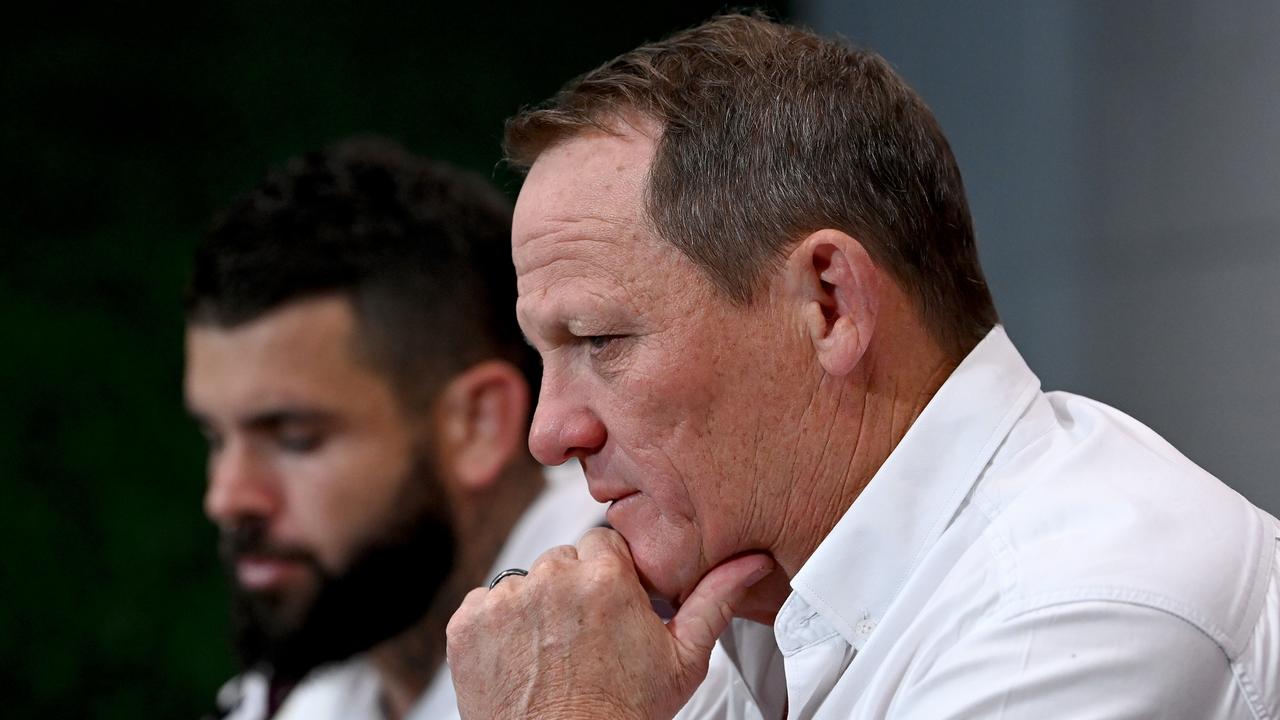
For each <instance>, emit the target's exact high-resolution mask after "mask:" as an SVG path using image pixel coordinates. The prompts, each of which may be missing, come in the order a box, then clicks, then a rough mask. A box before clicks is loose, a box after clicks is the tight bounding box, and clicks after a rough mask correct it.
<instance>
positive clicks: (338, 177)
mask: <svg viewBox="0 0 1280 720" xmlns="http://www.w3.org/2000/svg"><path fill="white" fill-rule="evenodd" d="M510 223H511V216H510V206H509V204H508V203H507V202H506V200H505V198H503V197H502V195H501V194H499V193H498V192H497V191H496V190H494V189H492V188H490V187H489V186H487V185H486V184H485V182H484V181H483V180H482V179H481V178H478V177H474V176H472V175H470V174H468V173H463V172H460V171H458V170H456V169H453V168H450V167H448V166H446V165H443V164H440V163H434V162H430V161H427V160H424V159H421V158H417V157H414V156H413V155H410V154H409V153H408V152H406V151H404V150H403V149H401V148H399V147H397V146H395V145H392V144H390V143H389V142H386V141H377V140H358V141H348V142H345V143H342V144H340V145H337V146H335V147H333V148H331V149H329V150H327V151H325V152H317V153H311V154H308V155H305V156H302V157H299V158H296V159H294V160H292V161H290V162H289V163H288V164H287V165H286V166H285V168H284V169H282V170H281V171H279V172H276V173H273V174H272V175H271V176H270V177H268V178H267V179H266V180H264V181H263V182H262V183H261V184H260V185H259V186H258V187H256V188H254V189H253V190H252V191H251V192H249V193H247V194H246V195H245V196H243V197H242V198H241V199H240V200H238V201H237V202H236V203H235V204H233V205H232V206H231V207H230V208H229V209H228V210H227V212H226V213H224V214H223V216H222V217H221V218H220V219H219V221H218V222H217V224H216V225H215V227H214V228H213V229H212V231H211V232H210V233H209V234H208V236H207V237H206V238H205V239H204V241H203V242H202V244H201V245H200V247H199V249H198V251H197V253H196V260H195V270H194V273H193V280H192V284H191V295H190V299H189V305H188V322H189V324H188V331H187V370H186V396H187V404H188V406H189V408H190V410H191V413H192V415H194V416H195V418H196V419H197V420H198V422H199V424H200V426H201V428H202V429H203V431H204V433H205V435H206V436H207V437H208V439H209V465H208V474H209V485H208V492H207V493H206V496H205V511H206V513H207V514H208V515H209V517H210V519H212V520H213V521H214V522H215V523H217V525H218V527H219V529H220V530H221V531H222V539H223V551H224V554H225V557H226V560H227V563H228V566H229V570H230V571H231V575H232V579H233V587H234V595H235V598H236V608H237V610H238V612H237V618H236V619H237V641H238V642H237V646H238V649H239V650H240V654H241V657H242V659H243V661H244V664H245V666H246V668H245V669H246V672H245V673H244V674H242V675H241V676H240V677H238V678H237V679H236V680H235V681H233V682H231V683H229V684H228V685H227V687H226V688H225V690H224V692H223V693H222V694H221V697H220V705H221V711H222V712H223V713H226V714H227V716H228V717H231V718H234V719H235V720H257V719H259V718H267V717H277V718H294V719H297V720H322V719H323V718H353V719H354V718H377V719H379V720H382V719H384V718H403V717H412V718H414V719H415V720H418V719H421V720H434V719H438V718H447V717H451V716H454V715H456V707H455V704H454V699H453V685H452V683H451V682H450V679H449V674H448V672H447V670H445V669H444V666H443V662H442V661H443V659H444V642H445V638H444V628H445V623H446V622H447V620H448V618H449V616H450V615H451V614H452V613H453V611H454V610H455V609H456V608H457V606H458V603H459V602H460V601H461V599H462V597H463V595H464V594H465V593H466V591H467V590H468V589H470V588H471V587H472V586H474V585H476V584H478V583H480V582H482V581H483V580H484V579H486V578H488V577H489V576H490V574H491V573H492V572H494V571H495V570H496V569H502V568H506V567H510V566H512V565H527V564H528V563H529V562H530V561H532V559H533V558H536V557H537V555H538V554H539V553H541V552H542V551H543V550H545V549H546V548H548V547H551V546H554V545H558V544H560V543H565V542H575V541H576V540H577V539H578V537H579V536H580V535H581V534H582V533H583V532H584V531H586V530H587V529H588V528H590V527H591V526H593V525H596V524H598V523H599V522H600V520H601V514H602V508H600V506H599V505H597V504H596V503H595V502H594V501H593V500H592V499H591V498H590V496H588V495H587V493H586V491H585V488H583V487H582V482H581V477H580V475H578V474H577V473H576V472H575V471H573V470H570V471H569V472H568V473H567V477H551V478H547V479H544V474H543V470H542V468H540V467H539V466H538V464H537V462H535V461H534V459H533V458H532V457H530V455H529V453H528V452H527V451H526V450H525V447H524V445H525V443H524V438H525V433H526V430H527V428H528V418H529V383H530V382H533V381H536V378H537V374H538V368H537V358H536V357H531V355H532V352H531V351H530V350H529V349H528V346H527V345H526V344H525V343H524V340H523V338H522V337H521V334H520V330H519V328H518V327H517V326H516V324H515V322H514V318H513V317H512V315H511V310H510V305H511V303H512V302H513V301H514V295H515V292H514V277H513V275H512V271H511V265H510V262H509V261H508V259H507V253H508V249H507V248H508V243H509V236H510ZM556 474H557V475H561V474H562V473H556Z"/></svg>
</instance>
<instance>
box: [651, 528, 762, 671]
mask: <svg viewBox="0 0 1280 720" xmlns="http://www.w3.org/2000/svg"><path fill="white" fill-rule="evenodd" d="M774 565H775V564H774V561H773V558H771V557H769V556H768V555H766V554H764V553H752V554H750V555H742V556H740V557H736V558H734V559H732V560H729V561H728V562H725V563H722V564H720V565H717V566H716V567H714V568H712V569H711V572H709V573H707V574H706V575H704V576H703V578H702V580H700V581H699V582H698V586H697V587H695V588H694V589H693V593H691V594H690V595H689V599H688V600H685V602H684V605H682V606H680V610H679V612H677V613H676V616H675V617H674V618H672V619H671V622H669V623H667V630H669V631H670V632H671V634H672V635H673V636H675V639H676V645H677V647H678V648H679V651H680V654H681V658H682V660H683V661H684V664H685V666H686V667H703V668H705V667H706V664H707V660H708V658H710V657H711V649H712V648H713V647H714V646H715V644H716V639H717V638H719V637H720V633H722V632H724V629H725V628H726V627H728V625H729V621H730V620H732V619H733V616H734V614H735V611H736V609H737V606H738V604H739V603H740V602H742V599H743V598H744V597H746V595H747V590H748V588H750V587H751V586H752V585H754V584H755V583H756V582H759V581H760V580H761V579H762V578H764V577H765V576H766V575H768V574H769V573H771V572H773V569H774Z"/></svg>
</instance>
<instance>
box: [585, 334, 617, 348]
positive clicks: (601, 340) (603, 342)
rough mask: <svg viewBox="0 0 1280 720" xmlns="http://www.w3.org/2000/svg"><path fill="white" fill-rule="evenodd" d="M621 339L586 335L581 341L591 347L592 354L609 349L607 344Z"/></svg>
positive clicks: (611, 336) (609, 336) (615, 336)
mask: <svg viewBox="0 0 1280 720" xmlns="http://www.w3.org/2000/svg"><path fill="white" fill-rule="evenodd" d="M621 337H622V336H621V335H587V336H586V337H585V338H583V339H584V340H586V341H587V344H588V345H590V346H591V350H592V351H593V352H599V351H601V350H603V349H605V348H607V347H609V343H611V342H613V341H614V340H617V339H619V338H621Z"/></svg>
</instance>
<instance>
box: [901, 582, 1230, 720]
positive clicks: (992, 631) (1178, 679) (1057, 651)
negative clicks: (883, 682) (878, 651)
mask: <svg viewBox="0 0 1280 720" xmlns="http://www.w3.org/2000/svg"><path fill="white" fill-rule="evenodd" d="M912 674H913V675H915V676H916V680H915V681H914V682H910V683H909V689H908V690H907V691H906V692H903V693H900V694H899V696H898V700H897V701H895V703H894V707H892V708H891V711H890V712H889V713H888V716H889V717H892V718H899V719H904V720H941V719H944V718H977V717H980V718H993V719H1002V720H1049V719H1050V718H1060V717H1070V718H1076V719H1078V720H1104V719H1105V720H1119V719H1121V718H1154V717H1159V718H1167V719H1169V720H1183V719H1185V720H1206V719H1209V718H1238V717H1252V713H1251V712H1250V711H1249V710H1248V709H1247V707H1245V704H1246V701H1245V700H1244V699H1243V697H1242V696H1241V693H1239V692H1238V691H1237V690H1238V688H1237V687H1236V686H1235V677H1234V674H1233V673H1232V669H1231V664H1230V662H1229V661H1228V658H1227V656H1226V655H1225V653H1224V652H1223V651H1222V649H1221V648H1220V647H1219V646H1218V644H1217V643H1216V642H1214V641H1213V640H1212V639H1211V638H1210V637H1209V636H1207V635H1205V634H1204V633H1203V632H1201V631H1200V630H1199V629H1197V628H1196V627H1195V626H1193V625H1191V624H1190V623H1187V622H1186V621H1184V620H1182V619H1181V618H1178V617H1176V616H1174V615H1171V614H1168V613H1165V612H1163V611H1160V610H1156V609H1153V608H1149V607H1145V606H1141V605H1133V604H1126V603H1120V602H1109V601H1108V602H1103V601H1087V602H1073V603H1069V604H1063V605H1054V606H1050V607H1043V608H1040V609H1036V610H1032V611H1028V612H1023V613H1021V614H1018V615H1016V616H1013V617H1011V618H1010V617H1003V618H991V619H989V620H986V621H980V622H979V624H977V625H976V626H975V627H974V628H973V629H972V631H971V632H970V633H967V634H966V636H965V637H963V638H960V639H958V641H957V642H956V643H955V644H954V645H953V646H952V647H951V648H950V649H948V650H946V651H944V652H942V653H941V654H939V655H937V656H936V657H935V659H934V660H933V661H932V662H931V663H930V664H929V667H927V668H916V669H915V671H914V672H913V673H912Z"/></svg>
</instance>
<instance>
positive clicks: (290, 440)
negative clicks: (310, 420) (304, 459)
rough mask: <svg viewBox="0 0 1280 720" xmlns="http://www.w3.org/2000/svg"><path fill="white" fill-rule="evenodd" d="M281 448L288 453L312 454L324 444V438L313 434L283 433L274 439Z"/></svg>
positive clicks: (318, 434)
mask: <svg viewBox="0 0 1280 720" xmlns="http://www.w3.org/2000/svg"><path fill="white" fill-rule="evenodd" d="M276 442H277V443H278V444H279V445H280V447H281V448H283V449H284V450H287V451H289V452H295V453H305V452H312V451H313V450H316V449H318V448H319V447H320V446H321V445H322V444H324V437H323V436H322V435H321V434H320V433H314V432H285V433H280V435H278V436H277V437H276Z"/></svg>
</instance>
